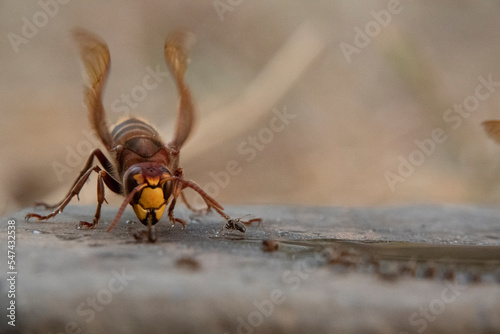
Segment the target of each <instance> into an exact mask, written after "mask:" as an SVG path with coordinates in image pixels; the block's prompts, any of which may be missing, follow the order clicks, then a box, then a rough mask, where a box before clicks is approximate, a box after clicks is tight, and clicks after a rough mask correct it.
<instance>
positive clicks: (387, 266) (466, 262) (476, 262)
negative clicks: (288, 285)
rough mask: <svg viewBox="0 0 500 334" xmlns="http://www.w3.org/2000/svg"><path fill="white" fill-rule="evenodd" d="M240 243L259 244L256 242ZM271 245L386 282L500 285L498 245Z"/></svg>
mask: <svg viewBox="0 0 500 334" xmlns="http://www.w3.org/2000/svg"><path fill="white" fill-rule="evenodd" d="M241 241H242V242H248V243H261V244H262V242H263V240H260V239H243V240H241ZM275 241H276V242H278V244H279V247H278V249H277V250H276V251H277V252H282V253H285V254H286V255H287V256H289V257H290V259H291V260H294V261H300V260H303V259H307V258H311V257H312V258H314V259H316V260H317V261H318V263H320V262H321V264H318V265H322V266H323V265H329V266H331V267H332V270H334V271H335V272H348V271H356V272H363V273H367V274H374V275H377V276H378V277H380V278H382V279H387V280H394V279H397V278H400V277H405V276H406V277H416V278H427V279H438V280H457V281H460V282H462V283H480V282H490V283H499V284H500V246H473V245H450V244H429V243H412V242H400V241H383V242H382V241H358V240H356V241H354V240H340V239H310V240H293V241H290V240H275ZM321 260H323V261H321Z"/></svg>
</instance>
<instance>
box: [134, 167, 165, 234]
mask: <svg viewBox="0 0 500 334" xmlns="http://www.w3.org/2000/svg"><path fill="white" fill-rule="evenodd" d="M163 169H164V167H163V168H154V167H146V168H140V167H137V166H135V167H133V168H131V171H130V173H127V174H128V175H126V180H127V182H126V186H127V189H126V190H127V193H129V192H130V191H131V189H133V188H135V187H137V186H140V185H144V188H143V189H142V190H140V191H139V192H138V193H137V194H135V196H134V197H133V199H132V201H131V202H130V205H132V208H133V209H134V212H135V214H136V216H137V218H139V220H140V221H141V223H142V224H144V225H146V226H147V225H155V224H156V223H158V221H159V220H160V219H161V217H162V216H163V213H164V212H165V209H166V207H167V204H168V199H169V197H170V194H171V187H170V182H161V179H162V178H164V176H169V174H168V172H167V171H166V170H165V171H164V170H163ZM158 174H161V176H160V175H158Z"/></svg>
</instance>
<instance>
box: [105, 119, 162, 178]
mask: <svg viewBox="0 0 500 334" xmlns="http://www.w3.org/2000/svg"><path fill="white" fill-rule="evenodd" d="M111 140H112V142H113V147H117V146H121V147H123V150H119V151H118V152H117V153H118V154H117V156H116V159H117V160H118V162H119V166H120V170H119V171H118V172H119V174H120V177H121V176H122V175H123V172H124V171H126V170H127V169H128V168H129V167H130V166H132V165H133V164H136V163H140V162H146V161H156V162H160V163H163V164H164V165H165V166H168V163H169V160H170V159H169V154H168V152H167V150H166V149H165V144H164V143H163V141H162V139H161V138H160V135H159V134H158V132H157V131H156V129H155V128H153V126H151V125H150V124H148V123H147V122H146V121H143V120H141V119H138V118H134V117H130V118H127V119H125V120H123V121H121V122H119V123H118V124H116V125H115V127H114V128H113V130H112V131H111Z"/></svg>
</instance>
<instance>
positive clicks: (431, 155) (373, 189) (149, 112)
mask: <svg viewBox="0 0 500 334" xmlns="http://www.w3.org/2000/svg"><path fill="white" fill-rule="evenodd" d="M66 2H67V3H66ZM0 16H1V17H0V26H1V31H2V34H1V35H2V38H1V41H0V43H1V45H0V69H1V79H0V85H1V89H0V98H1V101H2V106H1V108H0V115H1V122H0V126H1V127H0V142H1V146H0V150H1V153H0V154H1V155H0V156H1V161H0V171H1V172H0V184H1V187H0V200H1V201H0V203H2V207H1V208H0V209H1V210H2V213H4V214H6V213H8V212H12V211H13V210H16V209H18V208H21V207H25V206H29V205H31V204H32V203H33V202H34V201H35V200H46V201H57V200H59V199H60V198H61V197H62V196H63V195H64V193H65V192H66V191H67V190H68V187H69V186H70V185H71V183H72V182H73V180H74V178H75V177H76V175H77V174H78V172H79V170H80V168H81V167H82V166H83V163H84V160H85V159H86V154H88V152H89V150H90V143H91V142H92V141H91V140H89V139H88V133H89V130H90V127H89V124H88V121H87V114H86V110H85V108H84V107H83V105H82V102H81V101H82V85H83V80H82V78H81V73H80V65H79V62H78V57H77V54H76V52H75V50H74V47H72V45H71V43H69V41H68V32H69V31H70V30H71V28H72V27H75V26H80V27H84V28H87V29H90V30H93V31H94V32H96V33H97V34H99V35H100V36H101V37H102V38H103V39H105V40H106V41H107V42H108V45H109V47H110V50H111V59H112V64H113V65H112V71H111V76H110V80H109V82H108V85H107V90H106V93H105V100H104V103H105V106H106V108H107V113H108V116H109V119H110V120H111V121H112V122H115V121H116V120H117V119H118V118H119V117H122V116H125V115H127V114H131V115H138V116H141V117H144V118H146V119H148V120H150V121H151V122H152V123H154V124H155V125H157V127H158V128H159V129H160V131H161V132H162V134H163V135H164V137H165V139H167V140H168V139H169V138H170V136H171V133H172V125H173V120H174V116H175V111H176V105H177V96H176V91H175V87H174V85H173V83H172V81H171V80H170V78H167V77H165V76H164V75H163V74H161V73H164V72H165V71H166V66H165V63H164V60H163V43H164V40H165V36H166V35H167V34H168V33H169V32H170V31H172V30H174V29H178V28H184V29H188V30H190V31H192V32H193V33H194V34H195V35H196V43H195V44H194V45H193V46H192V49H191V53H190V59H191V63H190V67H189V68H188V72H187V82H188V83H189V85H190V86H191V89H192V92H193V95H194V97H195V99H196V103H197V106H198V113H199V118H198V123H197V129H196V135H195V136H193V137H191V138H190V140H189V141H188V142H187V144H186V145H185V147H184V148H183V151H182V155H181V162H182V163H181V165H182V166H183V167H184V170H185V174H186V175H187V177H188V178H189V179H193V180H195V181H196V182H198V183H199V184H200V185H201V186H203V187H205V188H206V189H207V188H209V189H207V190H209V191H211V192H212V193H213V195H214V196H215V197H216V198H217V199H218V200H220V202H221V203H223V204H242V203H245V204H252V203H286V204H306V205H332V206H337V205H341V206H342V205H347V206H364V205H386V204H400V203H415V202H429V203H442V202H447V203H450V202H451V203H475V204H485V205H497V204H498V203H500V186H499V185H498V181H497V180H499V179H500V146H497V145H496V144H495V143H493V142H492V141H491V140H489V139H487V137H486V135H485V134H484V133H483V130H482V128H481V126H480V123H481V122H482V121H483V120H486V119H491V118H498V119H500V87H497V86H495V82H500V4H499V3H498V2H496V1H481V2H471V1H451V0H450V1H440V2H431V1H426V2H419V1H404V0H402V1H401V2H399V4H398V2H397V1H371V2H361V1H359V2H353V1H350V0H345V1H317V2H304V1H294V0H292V1H264V0H262V1H244V0H243V1H236V0H233V1H230V0H216V1H117V0H116V1H105V2H103V1H97V0H93V1H85V2H79V1H69V2H68V1H67V0H65V1H63V0H60V1H59V2H58V1H57V0H41V1H39V2H37V1H33V2H24V1H23V2H21V1H4V2H2V3H1V4H0ZM360 31H363V32H362V33H360ZM355 48H356V49H355ZM346 50H347V51H346ZM346 55H347V56H346ZM151 71H153V72H154V71H157V73H160V74H159V75H157V76H156V77H155V78H156V79H155V80H156V81H155V80H151V78H154V77H152V76H151ZM148 75H150V77H149V79H147V80H150V81H148V82H149V83H150V85H149V86H148V87H151V84H152V83H156V85H155V86H157V87H155V88H154V89H151V90H146V89H145V88H144V80H145V78H146V77H147V76H148ZM489 76H490V81H492V82H493V84H489V86H485V85H484V84H483V83H482V82H483V81H484V80H486V81H487V80H488V77H489ZM480 77H481V78H482V79H479V78H480ZM141 87H142V88H141ZM477 94H479V95H477ZM126 95H129V96H131V97H129V100H128V102H126V100H125V99H126V97H124V96H126ZM478 96H479V97H480V98H479V97H478ZM454 104H456V105H458V106H460V105H464V104H465V106H464V107H465V108H466V109H467V110H471V112H470V113H469V112H468V111H467V110H466V112H463V113H462V115H460V114H459V113H457V112H456V111H453V106H454ZM456 110H458V109H456ZM276 113H279V114H280V115H281V116H282V117H283V115H285V114H287V115H290V116H289V117H290V118H288V119H286V120H285V121H284V122H283V121H281V123H280V121H279V120H278V119H274V117H275V116H276ZM292 117H293V118H292ZM436 129H438V130H439V131H441V132H440V133H441V137H440V138H441V139H440V140H441V141H442V142H436V141H434V144H429V141H427V142H426V143H427V144H428V145H427V146H426V147H427V148H426V150H427V155H426V152H423V149H419V148H418V146H417V144H416V143H415V141H416V140H417V141H421V142H422V141H424V140H426V139H427V138H432V137H431V136H432V133H433V131H434V130H436ZM443 138H446V139H444V140H443ZM429 140H430V139H429ZM92 145H93V144H92ZM433 145H434V146H433ZM417 150H420V153H419V152H416V151H417ZM68 152H72V154H70V153H68ZM401 159H404V160H405V161H410V160H411V161H413V162H414V163H415V164H416V165H417V166H414V167H410V168H411V169H410V170H404V167H401V166H400V164H401ZM415 164H414V165H415ZM228 168H229V169H230V171H231V172H232V173H233V175H230V174H226V173H227V172H223V171H226V170H227V169H228ZM398 168H399V169H400V172H401V173H402V174H401V175H399V174H398V173H399V172H398ZM406 168H407V169H408V166H406ZM388 172H390V173H393V174H391V175H392V176H391V178H392V180H393V183H392V189H391V186H390V182H388V181H387V179H386V177H387V175H388V174H387V173H388ZM398 175H399V176H398ZM395 176H396V178H394V177H395ZM394 180H398V181H394ZM403 180H404V182H401V181H403ZM217 182H218V183H217ZM95 192H96V186H95V177H94V178H93V179H92V180H91V181H90V183H89V184H88V185H87V186H86V188H85V190H84V193H82V196H81V202H84V203H94V202H95ZM107 198H108V200H109V201H110V203H111V204H113V205H119V203H121V199H120V197H119V196H114V195H111V194H110V192H109V191H108V193H107Z"/></svg>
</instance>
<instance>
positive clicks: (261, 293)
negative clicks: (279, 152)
mask: <svg viewBox="0 0 500 334" xmlns="http://www.w3.org/2000/svg"><path fill="white" fill-rule="evenodd" d="M227 211H228V213H229V214H230V215H231V216H233V217H241V216H244V215H245V214H248V213H252V214H253V215H256V216H259V217H262V218H263V219H264V221H263V223H262V224H261V225H260V226H252V227H248V228H247V232H246V233H245V234H244V235H242V234H240V233H235V232H232V233H228V232H225V231H224V232H222V233H219V230H220V229H221V227H222V226H223V225H224V221H222V220H221V218H220V217H218V216H217V215H215V214H209V215H193V214H191V213H190V212H188V211H187V210H184V209H183V208H178V209H176V215H177V216H179V217H183V218H185V219H188V220H189V222H188V225H187V227H186V228H185V229H182V228H181V226H179V225H176V226H175V227H174V228H171V226H169V225H168V224H166V223H165V222H164V221H162V222H160V223H159V224H158V230H157V231H158V241H157V242H156V243H154V244H149V243H140V242H136V241H135V239H134V238H133V236H132V235H133V233H134V232H135V231H137V230H140V229H143V226H142V225H141V224H139V223H133V222H129V223H125V221H126V220H130V221H134V215H133V212H132V210H128V209H127V211H126V212H125V214H124V216H123V218H122V219H121V222H120V223H119V225H118V226H117V227H116V228H115V229H114V230H113V231H111V232H110V233H107V232H106V228H107V226H108V224H109V223H110V221H111V220H112V219H113V217H114V214H115V213H116V208H110V207H105V208H104V213H103V221H102V223H101V224H100V225H99V226H98V228H97V229H95V230H77V229H76V225H77V223H78V222H79V221H80V220H89V217H91V216H92V215H93V212H94V207H85V206H84V207H79V206H71V207H68V208H67V209H66V210H65V211H64V213H62V214H60V215H59V216H58V217H57V218H56V219H53V220H51V221H48V222H25V221H24V218H23V217H24V215H25V213H26V212H27V210H23V211H21V212H18V213H16V214H14V215H12V216H11V217H5V218H3V219H2V220H1V224H0V240H1V244H2V249H3V251H2V254H6V241H7V220H8V219H9V218H11V219H15V220H16V249H15V251H16V265H17V268H16V269H17V281H16V312H17V313H16V327H15V329H16V330H17V331H18V332H20V333H145V332H150V333H156V332H158V333H160V332H161V333H285V332H286V333H327V332H328V333H334V332H339V333H422V332H424V333H495V332H497V333H498V332H500V284H498V283H495V281H494V276H493V279H491V277H490V280H489V281H488V280H485V281H483V282H481V283H476V284H472V283H468V284H464V281H460V279H459V278H460V276H457V280H456V281H455V282H450V281H444V280H440V279H424V278H416V277H409V276H402V277H399V278H398V279H395V280H388V279H381V278H380V276H379V275H376V274H375V273H373V272H370V271H369V270H366V271H362V270H359V269H356V267H355V268H354V269H352V268H351V269H349V268H347V269H345V268H344V269H345V270H344V269H342V268H341V269H342V270H339V268H340V267H338V266H335V265H332V264H330V263H328V261H326V259H325V255H326V254H330V255H331V253H328V252H325V250H331V249H332V247H333V248H335V247H336V246H335V245H338V244H342V242H345V241H360V242H367V243H360V244H359V245H370V243H368V241H391V242H392V243H387V245H392V244H395V245H405V244H407V243H408V242H411V243H427V244H429V245H427V246H424V247H422V249H430V248H432V245H430V244H433V245H450V246H449V247H450V248H449V250H451V251H450V252H448V256H449V255H450V254H455V252H456V254H457V256H456V259H455V260H459V259H460V258H461V257H467V259H465V260H464V261H465V262H467V261H469V262H470V263H472V264H474V261H475V260H474V258H475V255H474V254H478V255H477V256H478V257H482V261H483V262H484V257H485V256H486V257H488V256H490V255H488V254H491V261H490V263H489V264H490V267H493V268H495V267H496V268H498V265H499V263H500V253H499V249H500V248H499V247H500V210H496V209H491V208H478V207H465V206H452V205H449V206H406V207H382V208H323V207H317V208H312V207H296V206H277V207H270V206H266V207H259V206H252V207H229V208H228V209H227ZM266 239H272V240H278V241H280V243H279V248H278V250H277V251H275V252H265V251H264V250H263V247H262V240H266ZM397 242H400V243H397ZM380 245H385V244H380ZM460 245H463V246H464V247H459V246H460ZM465 246H467V247H469V248H466V247H465ZM471 246H481V247H471ZM396 248H397V247H396ZM447 249H448V248H447ZM460 249H463V250H465V251H464V252H462V253H461V251H460ZM483 250H485V251H486V252H483ZM481 252H482V253H484V254H486V255H484V254H483V255H480V254H482V253H481ZM396 253H398V250H397V249H396ZM437 256H439V254H438V255H437ZM476 260H477V259H476ZM465 262H464V263H465ZM469 262H467V263H469ZM2 263H3V264H5V263H6V256H5V255H4V259H2ZM3 264H2V272H0V276H1V280H0V288H1V295H2V310H4V311H2V313H6V311H5V310H6V307H7V304H6V302H7V298H5V297H6V295H7V290H8V288H9V287H8V284H7V283H6V282H7V281H6V270H5V269H4V268H6V267H5V266H4V265H3ZM476 264H477V263H476ZM2 318H3V320H2V322H1V324H0V332H5V333H7V332H14V331H13V329H14V328H12V327H11V326H8V325H7V321H8V319H7V320H6V317H5V315H3V316H2Z"/></svg>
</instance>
